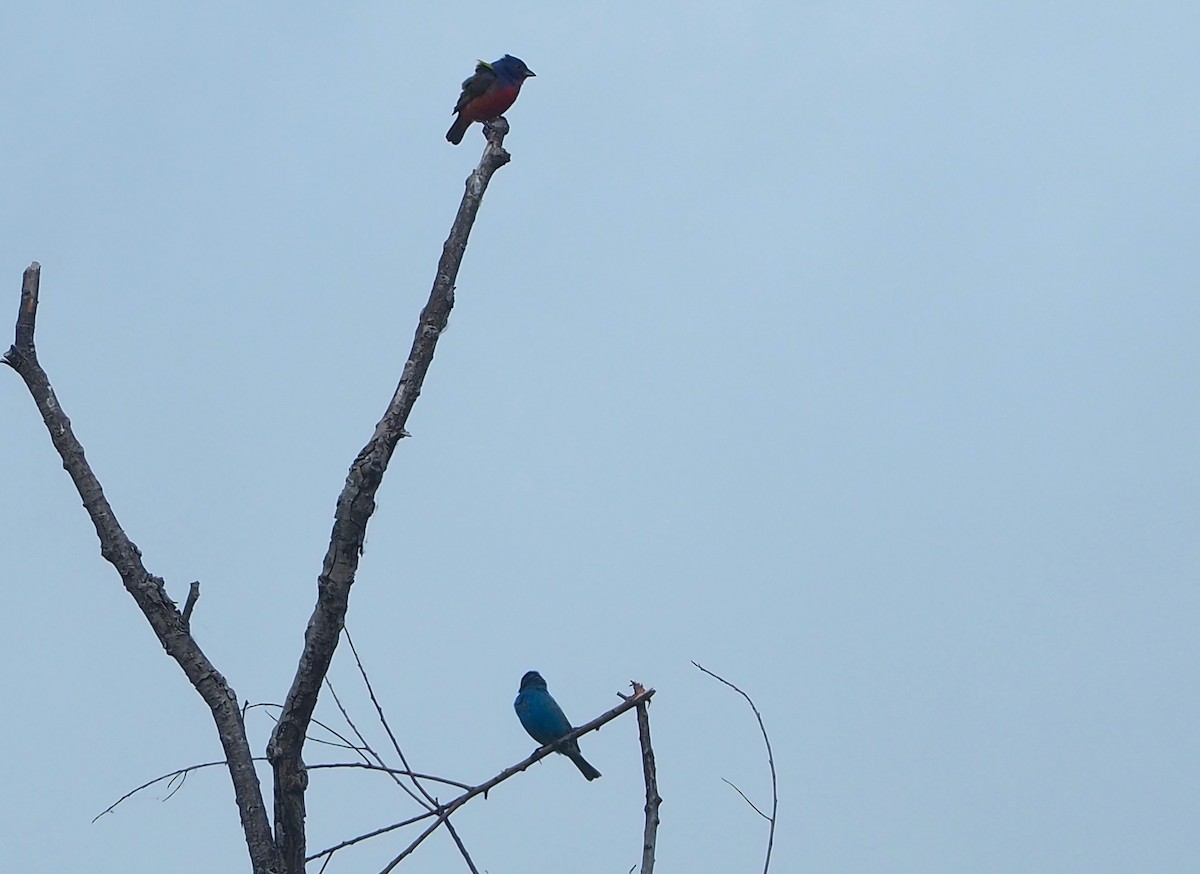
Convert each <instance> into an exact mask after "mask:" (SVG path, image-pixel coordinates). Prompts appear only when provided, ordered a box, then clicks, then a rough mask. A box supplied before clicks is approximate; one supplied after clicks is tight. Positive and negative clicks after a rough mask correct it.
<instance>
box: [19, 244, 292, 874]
mask: <svg viewBox="0 0 1200 874" xmlns="http://www.w3.org/2000/svg"><path fill="white" fill-rule="evenodd" d="M40 276H41V266H40V265H39V264H38V263H37V262H36V261H35V262H34V263H33V264H31V265H30V266H29V268H28V269H26V271H25V275H24V278H23V280H22V283H21V303H20V309H19V311H18V313H17V327H16V338H15V342H14V343H13V346H12V348H10V349H9V350H8V352H7V353H5V355H4V357H3V361H4V363H5V364H7V365H8V366H10V367H11V368H13V370H15V371H16V372H17V373H18V374H20V376H21V379H23V380H24V381H25V385H26V387H27V388H28V389H29V393H30V395H32V397H33V400H34V403H35V404H37V408H38V412H40V413H41V414H42V421H43V422H45V423H46V430H47V431H49V432H50V440H51V441H52V442H53V443H54V448H55V449H57V450H58V454H59V455H60V456H61V457H62V461H63V467H64V468H65V469H66V471H67V473H68V474H69V475H70V477H71V480H72V482H74V483H75V488H76V490H77V491H78V492H79V497H80V498H82V499H83V506H84V508H85V509H86V510H87V513H88V516H89V517H91V520H92V524H93V525H94V526H95V528H96V536H97V537H98V538H99V539H100V554H101V555H102V556H103V557H104V558H105V559H106V560H107V561H108V562H109V563H110V564H112V566H113V567H114V568H116V570H117V573H118V574H120V575H121V582H122V583H124V585H125V589H126V590H127V591H128V592H129V594H130V595H132V596H133V600H134V601H135V602H137V605H138V607H139V608H140V609H141V611H142V613H143V615H145V617H146V620H147V621H148V622H149V623H150V627H151V628H153V629H154V633H155V635H156V636H157V637H158V640H159V642H160V643H161V644H162V645H163V649H165V650H166V651H167V655H169V656H170V657H171V658H173V659H175V661H176V662H177V663H178V665H179V667H180V668H182V669H183V673H184V674H185V675H186V676H187V678H188V680H189V681H190V682H191V684H192V685H193V686H194V687H195V688H196V691H197V692H199V693H200V696H201V697H202V698H203V699H204V701H205V703H206V704H208V706H209V708H211V710H212V715H213V721H214V722H215V723H216V726H217V735H218V736H219V737H220V740H221V747H222V748H223V749H224V750H225V760H226V763H227V765H228V768H229V776H230V778H231V779H232V780H233V789H234V794H235V796H236V798H237V805H238V812H239V813H240V814H241V820H242V831H243V832H244V833H245V836H246V846H247V848H248V849H249V851H250V860H251V863H252V865H253V866H254V871H255V874H281V872H282V871H283V868H282V864H281V861H280V856H279V853H278V851H277V849H276V847H275V843H274V840H273V838H272V835H271V828H270V824H269V822H268V820H267V812H266V807H265V806H264V804H263V798H262V789H261V787H260V785H259V782H258V775H257V774H256V773H255V771H254V762H253V760H252V758H251V755H250V745H249V743H248V742H247V740H246V728H245V725H244V724H243V722H242V714H241V711H240V710H239V709H238V700H237V695H236V694H235V693H234V691H233V689H231V688H230V686H229V684H228V683H227V682H226V681H225V678H224V677H222V676H221V675H220V674H219V673H218V672H217V669H216V668H215V667H213V665H212V663H211V662H210V661H209V660H208V658H207V657H206V656H205V655H204V653H203V652H202V651H201V649H200V647H199V645H198V644H197V643H196V641H195V640H193V639H192V636H191V634H190V633H189V632H188V623H187V620H185V619H184V617H183V616H182V614H180V612H179V610H178V609H177V608H176V606H175V603H174V602H173V601H172V600H171V599H170V598H169V597H168V596H167V592H166V587H165V585H164V584H163V581H162V579H161V578H159V577H156V576H153V575H152V574H151V573H150V572H149V571H148V570H146V567H145V565H143V564H142V553H141V551H140V550H139V549H138V548H137V546H136V545H135V544H134V543H133V541H132V540H130V539H129V537H128V536H126V534H125V531H124V530H123V529H122V528H121V525H120V524H119V523H118V522H117V517H116V515H115V514H114V513H113V509H112V507H111V506H109V503H108V499H107V498H105V497H104V490H103V489H102V488H101V487H100V481H99V480H98V479H97V478H96V476H95V474H93V473H92V469H91V466H90V465H89V464H88V462H87V459H86V458H85V457H84V453H83V446H82V445H81V444H80V443H79V441H78V440H77V439H76V438H75V433H74V431H72V429H71V420H70V419H68V418H67V415H66V413H64V412H63V410H62V407H60V406H59V403H58V398H57V397H55V395H54V389H53V388H51V386H50V380H49V378H48V377H47V376H46V372H45V371H44V370H43V369H42V366H41V364H39V363H38V358H37V349H36V348H35V346H34V329H35V327H36V323H37V306H38V291H39V285H40Z"/></svg>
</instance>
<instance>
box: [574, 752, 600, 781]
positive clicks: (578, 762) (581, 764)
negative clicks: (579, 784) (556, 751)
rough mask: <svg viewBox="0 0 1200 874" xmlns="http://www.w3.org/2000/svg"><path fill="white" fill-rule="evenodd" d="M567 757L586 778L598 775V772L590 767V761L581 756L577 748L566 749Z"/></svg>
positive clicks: (589, 778) (593, 778)
mask: <svg viewBox="0 0 1200 874" xmlns="http://www.w3.org/2000/svg"><path fill="white" fill-rule="evenodd" d="M567 757H568V758H570V760H571V761H572V762H574V763H575V767H576V768H578V769H579V773H581V774H583V776H585V777H587V778H588V780H595V779H596V778H597V777H599V776H600V772H599V771H597V770H596V769H595V768H593V767H592V765H591V763H590V762H589V761H588V760H587V759H585V758H584V757H583V754H582V753H580V752H579V750H577V749H576V750H568V751H567Z"/></svg>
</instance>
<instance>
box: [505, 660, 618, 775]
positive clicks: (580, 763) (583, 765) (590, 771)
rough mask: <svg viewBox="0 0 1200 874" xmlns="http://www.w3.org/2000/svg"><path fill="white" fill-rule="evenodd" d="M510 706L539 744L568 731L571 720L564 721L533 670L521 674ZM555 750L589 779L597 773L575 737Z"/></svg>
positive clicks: (544, 682)
mask: <svg viewBox="0 0 1200 874" xmlns="http://www.w3.org/2000/svg"><path fill="white" fill-rule="evenodd" d="M513 707H514V708H515V709H516V711H517V718H518V719H520V720H521V725H523V726H525V730H526V731H527V732H529V736H530V737H532V738H533V739H534V740H535V741H537V742H538V743H540V744H542V745H543V746H545V745H546V744H552V743H554V742H555V741H556V740H558V739H559V738H561V737H563V736H565V735H568V734H570V733H571V723H570V722H569V721H567V717H566V715H564V714H563V712H562V708H561V707H559V706H558V702H557V701H555V700H554V698H553V697H551V695H550V693H549V692H548V691H546V681H545V680H543V679H542V675H541V674H539V673H538V672H537V671H530V672H529V673H527V674H526V675H525V676H523V677H522V678H521V691H520V692H518V693H517V700H516V701H514V702H513ZM558 751H559V752H560V753H562V754H563V755H564V756H566V757H567V758H568V759H570V760H571V761H572V762H574V763H575V767H576V768H578V769H579V770H580V772H581V773H582V774H583V776H585V777H587V778H588V779H589V780H595V779H596V778H597V777H599V776H600V772H599V771H597V770H596V769H595V768H593V767H592V766H591V765H590V764H588V761H587V759H585V758H584V757H583V755H582V754H581V753H580V752H579V742H578V741H576V740H571V741H569V742H568V743H565V744H562V745H561V746H560V747H558Z"/></svg>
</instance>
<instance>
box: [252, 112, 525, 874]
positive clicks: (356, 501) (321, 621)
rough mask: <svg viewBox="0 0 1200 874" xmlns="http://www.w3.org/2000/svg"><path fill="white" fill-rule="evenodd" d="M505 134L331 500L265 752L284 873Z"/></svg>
mask: <svg viewBox="0 0 1200 874" xmlns="http://www.w3.org/2000/svg"><path fill="white" fill-rule="evenodd" d="M507 133H508V123H507V122H505V121H504V120H503V119H497V120H496V121H494V122H492V123H491V125H489V129H488V131H487V132H486V135H487V138H488V145H487V147H486V148H485V149H484V153H483V158H482V159H481V160H480V162H479V166H478V167H476V168H475V171H474V172H473V173H472V174H471V175H470V176H469V177H468V178H467V183H466V192H465V193H464V194H463V199H462V203H461V204H460V205H459V208H458V214H457V215H456V216H455V219H454V224H453V226H452V227H451V229H450V236H449V237H448V238H447V240H446V243H445V246H443V248H442V257H441V259H440V260H439V261H438V270H437V275H436V277H435V278H434V281H433V288H432V290H431V291H430V294H429V301H428V302H427V303H426V304H425V308H424V309H423V310H422V311H421V318H420V321H419V323H418V325H417V331H416V336H415V337H414V338H413V344H412V350H411V352H410V353H409V356H408V361H407V362H406V363H405V365H404V371H403V373H402V375H401V377H400V383H399V385H398V386H397V387H396V391H395V394H393V396H392V400H391V402H390V403H389V404H388V406H387V410H386V411H385V412H384V414H383V418H382V419H380V420H379V423H378V424H377V425H376V426H375V433H374V434H373V435H372V436H371V439H370V440H369V441H368V442H367V444H366V446H364V447H363V449H362V451H361V452H359V454H358V457H357V458H355V459H354V463H353V464H351V465H350V471H349V473H348V474H347V476H346V484H345V486H344V487H343V489H342V493H341V495H340V496H339V497H338V501H337V508H336V510H335V512H334V523H333V531H332V534H331V536H330V540H329V549H328V551H327V552H326V554H325V561H324V564H323V565H322V568H321V573H320V576H318V577H317V604H316V607H315V608H314V609H313V613H312V617H311V618H310V619H309V621H308V628H307V629H306V630H305V633H304V648H303V650H302V651H301V653H300V660H299V664H298V665H297V669H296V675H295V677H294V679H293V680H292V686H291V689H290V690H289V691H288V694H287V698H286V700H285V701H284V705H283V711H282V712H281V713H280V716H279V722H278V723H277V724H276V726H275V730H274V732H273V733H272V735H271V742H270V744H269V745H268V747H267V757H268V758H269V759H270V761H271V765H272V767H273V768H274V771H275V839H276V842H277V843H278V844H279V847H280V849H281V851H282V853H283V857H284V861H285V863H286V865H287V870H288V872H289V874H300V872H303V871H304V856H305V839H304V815H305V813H304V810H305V807H304V791H305V788H306V787H307V784H308V778H307V774H306V773H305V769H304V762H303V760H302V759H301V753H302V751H303V747H304V736H305V732H306V731H307V730H308V725H309V722H310V720H311V719H312V714H313V709H314V708H315V707H316V704H317V695H318V694H319V692H320V690H321V683H322V681H323V680H324V679H325V675H326V673H327V672H328V670H329V664H330V662H331V661H332V659H333V653H334V650H335V649H336V648H337V644H338V638H339V636H340V634H341V631H342V627H343V624H344V622H345V617H346V609H347V606H348V603H349V597H350V586H351V585H352V584H353V583H354V576H355V573H356V572H357V570H358V559H359V556H360V555H361V554H362V549H363V541H364V539H365V537H366V530H367V522H368V521H369V520H370V518H371V515H372V514H373V513H374V512H375V493H376V491H377V490H378V489H379V484H380V482H381V481H382V479H383V474H384V472H385V471H386V470H387V466H388V462H389V461H390V460H391V457H392V453H393V451H394V450H395V448H396V444H397V443H398V442H399V441H400V439H401V438H402V437H404V436H406V435H407V432H406V431H405V430H404V426H405V424H406V422H407V421H408V416H409V413H410V412H411V411H412V407H413V404H414V403H415V402H416V399H417V397H418V396H419V395H420V393H421V384H422V383H423V382H424V380H425V374H426V372H427V371H428V370H429V365H430V362H432V361H433V353H434V350H435V349H436V348H437V341H438V338H439V337H440V336H441V334H442V331H443V330H445V328H446V323H447V321H448V319H449V317H450V310H451V308H452V307H453V306H454V283H455V280H456V279H457V277H458V269H459V265H460V264H461V263H462V258H463V253H464V252H465V250H466V246H467V238H468V237H469V235H470V232H471V226H472V225H473V224H474V222H475V215H476V214H477V213H478V211H479V205H480V202H481V201H482V199H483V195H484V192H485V191H486V190H487V187H488V183H489V182H490V181H491V178H492V175H493V174H494V173H495V172H496V171H497V170H498V169H500V168H501V167H503V166H504V165H505V164H507V163H508V161H509V155H508V152H506V151H505V150H504V147H503V142H504V136H505V134H507Z"/></svg>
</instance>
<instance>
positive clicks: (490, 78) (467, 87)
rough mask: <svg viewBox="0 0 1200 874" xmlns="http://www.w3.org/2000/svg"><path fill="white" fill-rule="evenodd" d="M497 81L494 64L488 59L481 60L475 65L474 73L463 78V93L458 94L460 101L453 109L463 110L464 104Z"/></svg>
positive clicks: (455, 110)
mask: <svg viewBox="0 0 1200 874" xmlns="http://www.w3.org/2000/svg"><path fill="white" fill-rule="evenodd" d="M495 81H496V71H495V70H493V69H492V65H491V64H489V63H488V62H487V61H480V62H479V64H478V65H477V66H476V67H475V73H474V75H472V76H471V77H470V78H469V79H465V80H463V83H462V94H460V95H458V103H456V104H454V110H453V111H454V112H461V111H462V108H463V107H464V106H466V105H467V104H468V103H470V102H471V101H472V100H474V99H475V98H476V97H478V96H480V95H481V94H483V93H484V92H485V91H487V90H488V88H489V87H490V86H491V84H492V83H493V82H495Z"/></svg>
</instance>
